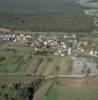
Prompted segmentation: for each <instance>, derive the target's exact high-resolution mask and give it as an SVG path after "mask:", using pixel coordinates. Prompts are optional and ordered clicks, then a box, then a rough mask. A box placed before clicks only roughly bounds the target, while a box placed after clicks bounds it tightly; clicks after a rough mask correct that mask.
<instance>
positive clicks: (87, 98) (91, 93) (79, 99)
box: [43, 84, 98, 100]
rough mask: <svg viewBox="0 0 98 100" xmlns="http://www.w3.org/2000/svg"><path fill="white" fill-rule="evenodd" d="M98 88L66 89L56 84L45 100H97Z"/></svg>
mask: <svg viewBox="0 0 98 100" xmlns="http://www.w3.org/2000/svg"><path fill="white" fill-rule="evenodd" d="M97 99H98V88H96V89H92V88H87V87H64V86H61V85H57V84H54V86H53V87H52V88H51V89H50V91H49V92H48V93H47V95H46V96H45V97H44V99H43V100H97Z"/></svg>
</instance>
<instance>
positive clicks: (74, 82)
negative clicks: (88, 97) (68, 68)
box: [58, 76, 98, 88]
mask: <svg viewBox="0 0 98 100" xmlns="http://www.w3.org/2000/svg"><path fill="white" fill-rule="evenodd" d="M58 82H59V84H61V85H64V86H70V87H89V88H98V76H96V77H91V78H85V79H79V78H78V79H77V78H73V79H59V80H58Z"/></svg>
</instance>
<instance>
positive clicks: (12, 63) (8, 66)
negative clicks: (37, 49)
mask: <svg viewBox="0 0 98 100" xmlns="http://www.w3.org/2000/svg"><path fill="white" fill-rule="evenodd" d="M31 59H32V57H31V50H30V49H25V48H14V49H13V48H3V47H0V72H5V73H12V72H13V73H15V72H23V71H25V69H26V67H27V66H28V65H29V62H30V60H31Z"/></svg>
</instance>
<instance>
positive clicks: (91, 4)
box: [81, 2, 98, 8]
mask: <svg viewBox="0 0 98 100" xmlns="http://www.w3.org/2000/svg"><path fill="white" fill-rule="evenodd" d="M81 6H84V7H88V8H98V2H96V3H82V4H81Z"/></svg>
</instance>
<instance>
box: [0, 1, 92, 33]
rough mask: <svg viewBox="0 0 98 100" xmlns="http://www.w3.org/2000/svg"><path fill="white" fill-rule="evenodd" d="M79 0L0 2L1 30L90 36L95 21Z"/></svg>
mask: <svg viewBox="0 0 98 100" xmlns="http://www.w3.org/2000/svg"><path fill="white" fill-rule="evenodd" d="M74 1H75V0H0V27H7V28H11V29H12V30H26V31H38V32H39V31H41V32H48V31H49V32H53V31H55V32H67V31H68V32H88V31H91V30H92V29H93V28H94V25H93V17H91V16H87V15H84V13H83V11H82V9H81V7H80V5H79V4H78V3H76V2H74Z"/></svg>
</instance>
